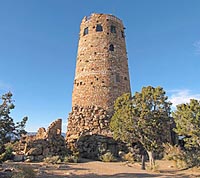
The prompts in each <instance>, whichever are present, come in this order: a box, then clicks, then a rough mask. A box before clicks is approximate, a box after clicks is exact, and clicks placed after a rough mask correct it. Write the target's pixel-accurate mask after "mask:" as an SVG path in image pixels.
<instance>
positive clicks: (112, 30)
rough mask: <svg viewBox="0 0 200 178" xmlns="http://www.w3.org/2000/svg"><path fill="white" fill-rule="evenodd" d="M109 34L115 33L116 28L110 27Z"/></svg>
mask: <svg viewBox="0 0 200 178" xmlns="http://www.w3.org/2000/svg"><path fill="white" fill-rule="evenodd" d="M110 32H111V33H116V27H115V26H114V25H111V27H110Z"/></svg>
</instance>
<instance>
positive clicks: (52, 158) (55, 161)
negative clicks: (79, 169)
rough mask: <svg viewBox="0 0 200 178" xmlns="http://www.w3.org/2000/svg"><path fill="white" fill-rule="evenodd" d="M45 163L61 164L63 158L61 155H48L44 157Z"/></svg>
mask: <svg viewBox="0 0 200 178" xmlns="http://www.w3.org/2000/svg"><path fill="white" fill-rule="evenodd" d="M44 162H45V163H52V164H59V163H61V159H60V157H59V156H48V157H46V158H44Z"/></svg>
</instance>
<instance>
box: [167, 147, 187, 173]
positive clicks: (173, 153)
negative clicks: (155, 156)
mask: <svg viewBox="0 0 200 178" xmlns="http://www.w3.org/2000/svg"><path fill="white" fill-rule="evenodd" d="M164 159H166V160H173V161H174V163H175V166H176V167H177V168H179V169H181V168H187V167H188V164H187V159H188V158H187V154H186V152H184V151H183V150H181V148H180V147H179V146H177V145H175V146H173V145H171V144H169V143H168V144H165V145H164Z"/></svg>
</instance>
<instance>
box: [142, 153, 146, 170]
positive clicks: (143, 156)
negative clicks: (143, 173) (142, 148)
mask: <svg viewBox="0 0 200 178" xmlns="http://www.w3.org/2000/svg"><path fill="white" fill-rule="evenodd" d="M141 169H142V170H145V154H142V166H141Z"/></svg>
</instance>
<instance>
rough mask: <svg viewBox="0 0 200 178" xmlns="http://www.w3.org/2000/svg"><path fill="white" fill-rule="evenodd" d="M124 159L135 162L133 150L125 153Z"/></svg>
mask: <svg viewBox="0 0 200 178" xmlns="http://www.w3.org/2000/svg"><path fill="white" fill-rule="evenodd" d="M122 159H123V160H124V161H128V162H130V163H134V157H133V154H132V153H131V152H129V153H127V154H124V155H123V156H122Z"/></svg>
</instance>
